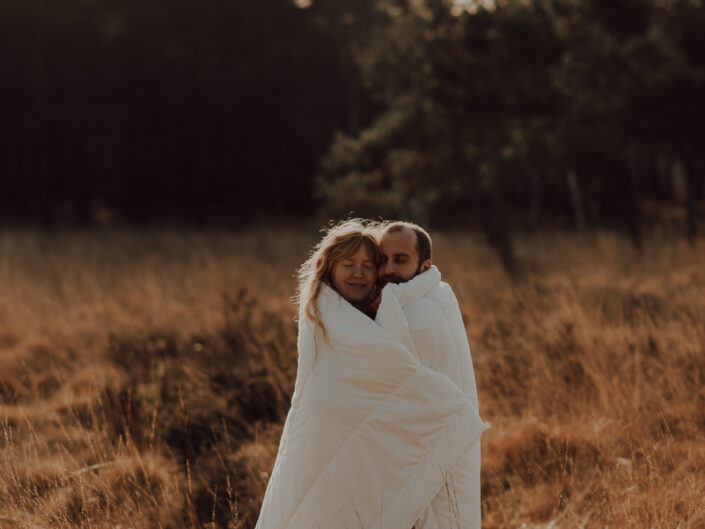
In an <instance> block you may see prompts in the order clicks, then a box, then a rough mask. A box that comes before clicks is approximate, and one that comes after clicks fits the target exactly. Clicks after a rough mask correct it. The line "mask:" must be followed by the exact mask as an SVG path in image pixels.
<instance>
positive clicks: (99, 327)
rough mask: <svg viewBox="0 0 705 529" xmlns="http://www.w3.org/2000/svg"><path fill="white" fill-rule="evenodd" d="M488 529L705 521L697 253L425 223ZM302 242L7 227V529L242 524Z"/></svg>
mask: <svg viewBox="0 0 705 529" xmlns="http://www.w3.org/2000/svg"><path fill="white" fill-rule="evenodd" d="M433 235H434V243H435V250H436V259H435V260H436V263H437V264H438V266H439V267H440V269H441V271H442V273H443V274H444V279H446V280H448V281H449V282H450V283H451V284H452V285H453V287H454V289H455V291H456V294H457V295H458V297H459V299H460V301H461V304H462V309H463V315H464V317H465V319H466V322H467V330H468V335H469V338H470V344H471V348H472V350H473V358H474V363H475V370H476V376H477V380H478V388H479V392H480V406H481V413H482V415H483V418H484V419H485V420H486V421H488V422H490V423H492V428H491V429H490V430H488V431H487V432H486V434H485V435H484V438H483V527H485V528H504V527H517V528H519V527H545V528H548V527H554V528H555V527H565V528H568V527H585V528H590V527H596V528H597V527H599V528H602V527H615V528H616V527H626V528H648V527H654V528H656V527H659V528H660V527H674V528H675V527H681V528H692V529H695V528H705V501H704V499H703V498H705V373H704V366H705V289H704V286H705V268H704V267H703V263H705V245H704V244H703V241H701V240H700V241H697V242H696V244H695V245H694V246H691V245H688V244H687V243H686V242H685V241H683V240H680V239H679V238H677V237H670V236H668V235H667V234H664V233H653V234H651V237H650V238H648V239H647V242H646V244H645V246H644V249H643V251H642V252H641V253H639V252H637V251H635V250H634V249H633V248H632V247H631V245H630V244H629V242H628V241H627V240H626V239H624V238H622V237H620V236H618V235H615V234H611V233H609V232H594V233H589V234H586V235H581V236H575V235H572V234H561V233H550V234H549V233H543V234H540V235H535V236H531V237H527V238H525V239H524V240H522V241H520V242H519V243H518V246H517V254H518V257H519V260H520V262H521V263H522V265H523V270H524V274H523V276H522V278H521V279H519V280H516V281H513V280H511V279H510V278H509V277H508V276H507V275H506V274H505V273H504V272H503V270H502V269H501V266H500V265H499V262H498V260H497V258H496V256H495V255H494V253H493V252H492V251H491V250H490V249H489V248H488V247H487V246H486V245H485V244H484V243H483V242H482V240H481V238H479V237H477V236H474V235H472V234H462V233H436V234H433ZM316 238H317V234H316V232H315V230H307V229H294V228H256V229H252V230H249V231H247V232H243V233H240V234H229V233H224V232H223V233H218V232H207V233H203V232H194V231H184V230H180V231H177V230H166V229H160V230H156V229H155V230H147V231H142V232H136V231H131V230H119V229H110V230H104V231H97V230H91V231H61V232H58V233H54V234H49V235H47V234H40V233H37V232H35V231H32V230H12V231H4V232H0V468H1V469H2V471H0V527H61V528H67V527H78V526H84V527H118V526H120V527H237V528H240V527H242V528H245V527H252V526H253V525H254V521H255V520H256V516H257V512H258V507H259V502H260V501H261V497H262V494H263V492H264V488H265V486H266V483H267V478H268V471H269V470H270V468H271V465H272V462H273V458H274V455H275V452H276V448H277V443H278V439H279V435H280V431H281V430H280V428H281V422H282V420H283V418H284V415H285V413H286V409H287V406H288V399H289V396H290V393H291V390H292V385H293V377H294V374H295V370H296V356H295V343H296V328H295V323H294V321H293V318H294V315H295V310H294V307H293V306H292V304H291V302H290V301H289V298H290V297H291V296H292V295H293V293H294V288H295V284H294V278H293V274H294V271H295V268H296V266H297V265H298V264H300V262H301V261H303V259H304V257H305V254H306V252H307V250H308V248H309V247H310V245H311V244H312V243H313V242H314V241H315V240H316Z"/></svg>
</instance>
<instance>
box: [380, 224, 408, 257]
mask: <svg viewBox="0 0 705 529" xmlns="http://www.w3.org/2000/svg"><path fill="white" fill-rule="evenodd" d="M416 243H417V241H416V233H414V230H412V229H411V228H408V227H406V226H405V227H403V228H402V229H400V230H395V231H388V232H386V233H385V234H384V236H383V237H382V251H383V252H385V253H390V252H391V253H409V254H412V255H413V254H416V253H417V250H416Z"/></svg>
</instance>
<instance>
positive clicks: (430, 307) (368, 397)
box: [256, 220, 485, 529]
mask: <svg viewBox="0 0 705 529" xmlns="http://www.w3.org/2000/svg"><path fill="white" fill-rule="evenodd" d="M385 283H386V284H385ZM380 288H381V291H380ZM298 302H299V336H298V353H299V357H298V370H297V374H296V383H295V387H294V394H293V396H292V399H291V408H290V410H289V413H288V415H287V418H286V421H285V423H284V429H283V431H282V437H281V441H280V444H279V451H278V453H277V458H276V461H275V463H274V468H273V470H272V473H271V476H270V479H269V484H268V486H267V491H266V493H265V497H264V501H263V503H262V507H261V511H260V516H259V520H258V521H257V525H256V529H318V528H320V529H346V528H347V529H358V528H359V529H363V528H364V529H412V527H413V528H416V529H451V528H456V527H459V528H462V529H465V528H477V529H479V527H480V436H481V434H482V431H483V430H484V429H485V425H484V423H483V422H482V420H481V419H480V416H479V414H478V406H477V390H476V386H475V377H474V374H473V368H472V360H471V357H470V349H469V347H468V341H467V336H466V334H465V327H464V325H463V321H462V318H461V315H460V309H459V307H458V303H457V301H456V299H455V296H454V294H453V292H452V290H451V289H450V287H449V286H448V285H447V284H446V283H444V282H441V274H440V272H439V271H438V269H437V268H436V267H435V266H432V264H431V239H430V238H429V236H428V234H427V233H426V232H425V231H424V230H423V229H422V228H420V227H419V226H417V225H414V224H411V223H406V222H394V223H391V224H373V223H368V222H365V221H357V220H348V221H344V222H342V223H340V224H338V225H336V226H334V227H333V228H331V229H330V230H328V231H327V233H326V234H325V236H324V237H323V239H322V240H321V241H320V242H319V243H318V245H316V247H315V249H314V251H313V253H312V255H311V256H310V258H309V259H308V260H307V261H306V262H305V263H304V264H303V265H302V267H301V269H300V272H299V290H298Z"/></svg>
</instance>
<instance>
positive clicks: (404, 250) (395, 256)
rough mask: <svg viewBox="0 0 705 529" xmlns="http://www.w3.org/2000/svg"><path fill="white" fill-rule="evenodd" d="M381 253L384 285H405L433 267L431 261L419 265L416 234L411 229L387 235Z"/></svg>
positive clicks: (380, 266)
mask: <svg viewBox="0 0 705 529" xmlns="http://www.w3.org/2000/svg"><path fill="white" fill-rule="evenodd" d="M380 251H381V254H382V259H381V261H380V265H379V281H380V283H381V284H382V285H386V284H387V283H404V282H406V281H408V280H409V279H411V278H413V277H414V276H415V275H416V274H418V273H419V272H422V271H424V270H426V269H428V267H429V266H430V265H431V262H430V261H424V262H423V263H419V252H418V250H417V242H416V233H414V231H413V230H412V229H411V228H407V227H404V228H402V229H401V230H399V231H394V232H387V233H385V235H384V237H382V243H381V245H380Z"/></svg>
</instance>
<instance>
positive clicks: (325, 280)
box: [295, 219, 380, 339]
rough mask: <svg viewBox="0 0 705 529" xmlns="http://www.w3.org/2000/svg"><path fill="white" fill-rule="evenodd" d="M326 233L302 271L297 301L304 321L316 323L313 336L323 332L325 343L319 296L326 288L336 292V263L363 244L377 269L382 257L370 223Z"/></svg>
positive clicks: (351, 222) (346, 225)
mask: <svg viewBox="0 0 705 529" xmlns="http://www.w3.org/2000/svg"><path fill="white" fill-rule="evenodd" d="M324 231H325V235H324V236H323V238H322V239H321V240H320V242H319V243H318V244H317V245H316V246H315V247H314V248H313V251H312V252H311V255H310V256H309V258H308V259H306V261H305V262H304V264H302V265H301V267H300V268H299V273H298V278H299V286H298V290H297V295H296V298H295V299H296V301H297V303H298V304H299V307H300V309H301V310H302V312H303V315H302V317H304V318H307V319H308V320H309V321H310V322H311V323H313V325H314V336H315V335H316V333H317V331H320V332H321V334H322V335H323V337H324V339H326V336H327V335H326V330H325V328H324V326H323V324H322V323H321V313H320V310H319V308H318V296H319V294H320V293H321V288H322V286H323V284H326V285H328V286H330V287H331V288H335V287H334V286H333V280H332V273H333V266H334V265H335V262H336V261H337V260H339V259H344V258H346V257H350V256H352V255H354V254H355V252H357V250H358V249H359V248H360V245H362V244H364V245H365V246H367V249H368V250H369V251H370V254H371V255H372V259H373V260H374V263H375V266H377V265H378V264H379V257H380V253H379V242H378V240H377V233H378V232H377V231H376V228H375V225H374V224H373V223H372V222H370V221H364V220H360V219H350V220H345V221H342V222H339V223H338V224H336V225H335V226H333V227H331V228H329V229H327V230H324ZM373 292H374V290H373Z"/></svg>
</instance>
